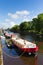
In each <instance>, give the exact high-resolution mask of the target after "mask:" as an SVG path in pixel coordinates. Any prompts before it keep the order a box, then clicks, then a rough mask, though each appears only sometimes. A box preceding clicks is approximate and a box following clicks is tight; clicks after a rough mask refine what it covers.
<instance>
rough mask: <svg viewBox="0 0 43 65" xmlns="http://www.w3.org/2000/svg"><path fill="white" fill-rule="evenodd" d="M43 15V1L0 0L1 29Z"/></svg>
mask: <svg viewBox="0 0 43 65" xmlns="http://www.w3.org/2000/svg"><path fill="white" fill-rule="evenodd" d="M39 13H43V0H0V28H2V27H3V28H7V27H12V26H13V25H15V24H20V23H21V22H23V21H25V20H26V21H28V20H32V18H34V17H36V16H37V15H38V14H39Z"/></svg>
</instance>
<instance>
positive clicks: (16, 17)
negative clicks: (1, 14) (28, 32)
mask: <svg viewBox="0 0 43 65" xmlns="http://www.w3.org/2000/svg"><path fill="white" fill-rule="evenodd" d="M29 14H30V12H29V11H27V10H22V11H16V12H15V13H8V15H7V16H8V18H6V19H5V20H4V22H2V23H1V24H0V27H3V28H11V27H12V26H13V25H15V23H16V24H19V23H21V22H22V21H29V17H28V16H29Z"/></svg>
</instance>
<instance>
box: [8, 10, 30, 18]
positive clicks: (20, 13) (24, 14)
mask: <svg viewBox="0 0 43 65" xmlns="http://www.w3.org/2000/svg"><path fill="white" fill-rule="evenodd" d="M29 14H30V12H29V11H27V10H23V11H16V12H15V13H14V14H12V13H8V16H9V17H11V18H12V19H18V18H20V17H21V16H27V15H29Z"/></svg>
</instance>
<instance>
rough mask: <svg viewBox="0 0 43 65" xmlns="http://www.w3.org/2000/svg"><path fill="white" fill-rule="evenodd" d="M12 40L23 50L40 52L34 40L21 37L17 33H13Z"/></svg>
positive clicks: (29, 52)
mask: <svg viewBox="0 0 43 65" xmlns="http://www.w3.org/2000/svg"><path fill="white" fill-rule="evenodd" d="M11 40H12V42H13V44H14V45H15V46H17V47H18V48H19V49H20V50H21V51H24V52H26V53H28V54H32V53H33V54H36V53H37V52H38V46H37V45H36V44H34V43H32V42H29V41H27V40H24V39H21V38H19V37H18V36H17V35H12V36H11Z"/></svg>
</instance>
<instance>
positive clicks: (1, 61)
mask: <svg viewBox="0 0 43 65" xmlns="http://www.w3.org/2000/svg"><path fill="white" fill-rule="evenodd" d="M0 65H3V55H2V45H1V40H0Z"/></svg>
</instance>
